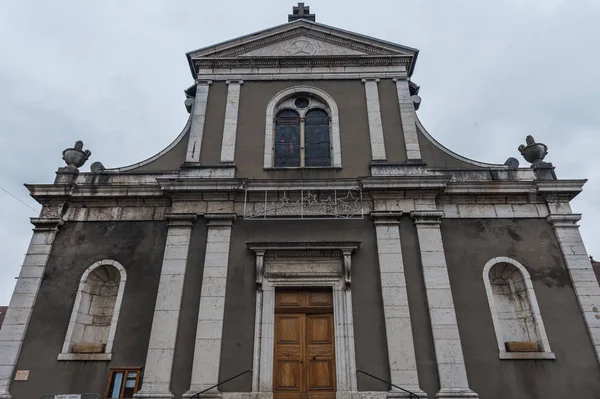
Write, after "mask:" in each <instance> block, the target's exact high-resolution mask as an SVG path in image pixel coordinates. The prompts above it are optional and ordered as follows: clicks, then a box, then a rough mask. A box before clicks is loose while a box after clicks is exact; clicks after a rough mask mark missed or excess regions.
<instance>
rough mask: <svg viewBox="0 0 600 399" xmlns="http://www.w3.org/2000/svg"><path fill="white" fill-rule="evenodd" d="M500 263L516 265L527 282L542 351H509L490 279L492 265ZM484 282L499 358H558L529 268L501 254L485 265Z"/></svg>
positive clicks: (526, 285)
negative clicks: (549, 337)
mask: <svg viewBox="0 0 600 399" xmlns="http://www.w3.org/2000/svg"><path fill="white" fill-rule="evenodd" d="M499 263H509V264H511V265H513V266H515V267H516V268H517V269H518V271H519V272H520V273H521V275H522V277H523V281H524V283H525V287H526V290H527V296H528V299H529V305H530V308H531V312H532V314H533V319H534V322H535V325H536V328H537V330H538V333H539V336H540V342H541V349H542V350H541V351H539V352H508V351H507V350H506V347H505V343H504V339H503V335H502V328H501V321H500V318H499V316H498V309H497V306H496V299H495V297H494V292H493V289H492V283H491V281H490V277H489V275H490V270H491V269H492V267H494V266H495V265H497V264H499ZM483 283H484V285H485V291H486V294H487V298H488V304H489V307H490V312H491V315H492V323H493V325H494V333H495V335H496V341H497V343H498V352H499V354H498V355H499V358H500V359H503V360H510V359H512V360H519V359H547V360H554V359H556V356H555V354H554V353H553V352H552V350H551V349H550V342H549V341H548V336H547V334H546V328H545V327H544V321H543V319H542V314H541V312H540V308H539V305H538V302H537V297H536V295H535V291H534V289H533V284H532V282H531V277H530V276H529V272H528V271H527V269H526V268H525V267H524V266H523V265H522V264H521V263H519V262H517V261H516V260H514V259H511V258H508V257H504V256H500V257H497V258H493V259H490V260H489V261H488V262H487V263H486V264H485V266H484V267H483Z"/></svg>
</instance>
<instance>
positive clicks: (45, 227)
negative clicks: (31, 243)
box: [29, 217, 65, 231]
mask: <svg viewBox="0 0 600 399" xmlns="http://www.w3.org/2000/svg"><path fill="white" fill-rule="evenodd" d="M29 220H30V221H31V224H33V225H34V226H35V227H34V229H33V230H34V231H57V230H58V229H59V228H60V227H61V226H62V225H63V224H64V223H65V222H64V221H63V220H62V218H53V217H50V218H48V217H46V218H30V219H29Z"/></svg>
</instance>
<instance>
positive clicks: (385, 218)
mask: <svg viewBox="0 0 600 399" xmlns="http://www.w3.org/2000/svg"><path fill="white" fill-rule="evenodd" d="M371 217H372V218H373V223H374V224H375V225H378V224H394V225H398V224H400V218H401V217H402V211H372V212H371Z"/></svg>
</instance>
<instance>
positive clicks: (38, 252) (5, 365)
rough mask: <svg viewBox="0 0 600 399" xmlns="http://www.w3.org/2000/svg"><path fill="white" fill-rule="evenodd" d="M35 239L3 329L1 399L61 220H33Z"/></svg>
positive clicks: (5, 394)
mask: <svg viewBox="0 0 600 399" xmlns="http://www.w3.org/2000/svg"><path fill="white" fill-rule="evenodd" d="M31 223H32V224H33V225H34V226H35V227H34V229H33V236H32V237H31V242H30V243H29V248H28V249H27V254H26V255H25V260H24V261H23V266H21V272H20V273H19V279H18V280H17V284H16V286H15V290H14V292H13V295H12V298H11V300H10V303H9V306H8V311H7V312H6V317H5V319H4V324H3V325H2V328H1V329H0V398H1V399H9V398H10V397H11V396H10V393H9V387H10V382H11V379H12V376H13V373H14V371H15V367H16V365H17V360H18V359H19V353H20V352H21V347H22V346H23V340H24V338H25V332H26V331H27V327H28V325H29V320H30V319H31V313H32V312H33V307H34V305H35V301H36V299H37V296H38V293H39V290H40V287H41V285H42V279H43V277H44V272H45V271H46V265H47V263H48V259H49V258H50V252H51V251H52V246H53V244H54V239H55V238H56V234H57V233H58V229H59V227H60V226H61V225H62V224H63V221H62V219H60V218H31Z"/></svg>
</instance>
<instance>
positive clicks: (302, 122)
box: [272, 95, 333, 168]
mask: <svg viewBox="0 0 600 399" xmlns="http://www.w3.org/2000/svg"><path fill="white" fill-rule="evenodd" d="M300 97H308V98H309V101H311V103H310V104H309V105H308V106H307V107H305V108H297V107H291V106H289V105H287V104H286V105H283V106H281V107H277V108H276V110H275V111H276V112H275V117H274V121H273V137H274V138H276V137H277V127H278V126H279V125H278V124H277V119H278V118H279V114H280V113H281V112H282V111H286V110H290V111H293V112H295V113H297V114H298V123H299V127H300V132H299V133H300V166H277V165H275V162H276V160H277V152H276V145H277V143H276V142H275V140H273V148H272V150H273V168H331V167H332V164H333V145H332V140H331V113H330V110H329V109H328V108H327V105H326V104H324V103H323V102H322V101H320V100H319V99H317V104H313V102H312V99H311V98H310V97H311V96H309V95H306V96H303V95H298V96H294V97H291V98H289V99H288V100H290V99H291V100H292V104H294V102H295V100H296V99H297V98H300ZM315 110H318V111H323V112H324V113H325V114H326V115H327V118H328V135H329V165H323V166H306V115H307V114H308V113H309V112H311V111H315Z"/></svg>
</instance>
